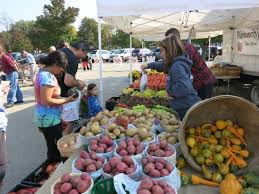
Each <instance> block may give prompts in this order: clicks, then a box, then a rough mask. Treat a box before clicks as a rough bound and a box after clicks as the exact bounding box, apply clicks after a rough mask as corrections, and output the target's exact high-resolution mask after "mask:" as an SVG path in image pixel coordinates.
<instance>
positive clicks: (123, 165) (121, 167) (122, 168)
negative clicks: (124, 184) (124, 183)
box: [116, 162, 128, 173]
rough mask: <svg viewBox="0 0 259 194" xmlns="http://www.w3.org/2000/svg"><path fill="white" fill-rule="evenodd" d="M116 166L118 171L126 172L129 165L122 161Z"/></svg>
mask: <svg viewBox="0 0 259 194" xmlns="http://www.w3.org/2000/svg"><path fill="white" fill-rule="evenodd" d="M116 168H117V171H118V172H121V173H124V172H126V170H127V168H128V165H127V164H126V163H124V162H120V163H118V165H117V167H116Z"/></svg>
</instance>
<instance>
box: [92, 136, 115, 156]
mask: <svg viewBox="0 0 259 194" xmlns="http://www.w3.org/2000/svg"><path fill="white" fill-rule="evenodd" d="M114 149H115V145H114V144H113V141H112V139H111V138H109V137H108V136H106V135H104V136H103V137H96V139H93V140H91V142H90V150H92V151H95V152H97V153H107V152H111V151H113V150H114Z"/></svg>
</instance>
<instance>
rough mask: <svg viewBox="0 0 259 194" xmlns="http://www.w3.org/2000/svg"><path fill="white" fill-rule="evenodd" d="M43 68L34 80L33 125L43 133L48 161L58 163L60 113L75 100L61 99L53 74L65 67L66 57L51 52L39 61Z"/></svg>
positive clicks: (60, 134)
mask: <svg viewBox="0 0 259 194" xmlns="http://www.w3.org/2000/svg"><path fill="white" fill-rule="evenodd" d="M41 60H42V62H43V63H44V67H43V68H42V69H40V71H39V73H38V74H37V76H36V79H35V86H34V87H35V99H36V109H35V123H36V126H37V127H38V128H39V129H40V131H41V132H42V133H43V135H44V137H45V140H46V143H47V147H48V154H47V155H48V159H49V160H50V161H58V160H59V159H60V153H59V151H58V149H57V144H56V143H57V141H58V140H59V139H60V138H61V137H62V124H61V112H62V105H63V104H65V103H68V102H72V101H74V100H76V98H74V97H73V96H69V97H67V98H61V97H60V94H61V91H60V87H59V85H58V82H57V79H56V77H55V76H54V74H60V73H61V72H62V71H63V70H64V69H65V67H66V65H67V59H66V55H65V54H64V53H63V52H60V51H53V52H51V53H49V54H48V56H47V57H45V58H42V59H41Z"/></svg>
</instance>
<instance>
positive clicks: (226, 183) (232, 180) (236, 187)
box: [219, 174, 242, 194]
mask: <svg viewBox="0 0 259 194" xmlns="http://www.w3.org/2000/svg"><path fill="white" fill-rule="evenodd" d="M219 188H220V194H241V193H242V186H241V184H240V183H239V182H238V181H237V179H236V177H235V176H234V175H233V174H228V175H226V177H225V179H224V180H223V181H222V182H221V183H220V187H219Z"/></svg>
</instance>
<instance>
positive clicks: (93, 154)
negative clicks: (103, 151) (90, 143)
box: [90, 151, 96, 160]
mask: <svg viewBox="0 0 259 194" xmlns="http://www.w3.org/2000/svg"><path fill="white" fill-rule="evenodd" d="M90 158H91V159H92V160H95V159H96V152H93V151H91V152H90Z"/></svg>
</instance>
